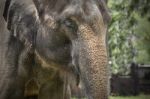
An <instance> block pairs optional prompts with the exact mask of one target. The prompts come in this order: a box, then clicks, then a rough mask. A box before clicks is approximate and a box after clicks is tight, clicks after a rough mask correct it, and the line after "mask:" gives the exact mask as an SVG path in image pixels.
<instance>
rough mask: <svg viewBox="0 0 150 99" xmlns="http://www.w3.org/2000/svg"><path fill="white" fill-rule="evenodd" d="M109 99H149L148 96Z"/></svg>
mask: <svg viewBox="0 0 150 99" xmlns="http://www.w3.org/2000/svg"><path fill="white" fill-rule="evenodd" d="M110 99H150V95H139V96H126V97H121V96H118V97H110Z"/></svg>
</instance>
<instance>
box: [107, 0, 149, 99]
mask: <svg viewBox="0 0 150 99" xmlns="http://www.w3.org/2000/svg"><path fill="white" fill-rule="evenodd" d="M107 5H108V7H109V10H110V14H111V17H112V20H111V23H110V25H109V29H108V47H109V66H110V68H111V70H110V71H111V76H110V82H111V83H110V84H111V88H110V89H111V91H110V95H111V96H112V99H150V0H108V2H107Z"/></svg>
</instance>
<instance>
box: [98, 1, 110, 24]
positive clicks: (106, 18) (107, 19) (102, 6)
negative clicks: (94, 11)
mask: <svg viewBox="0 0 150 99" xmlns="http://www.w3.org/2000/svg"><path fill="white" fill-rule="evenodd" d="M96 2H97V4H98V7H99V10H100V12H101V13H102V16H103V20H104V22H105V24H108V23H109V22H110V21H111V17H110V15H109V10H108V8H107V0H96Z"/></svg>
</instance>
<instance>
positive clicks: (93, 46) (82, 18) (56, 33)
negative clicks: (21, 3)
mask: <svg viewBox="0 0 150 99" xmlns="http://www.w3.org/2000/svg"><path fill="white" fill-rule="evenodd" d="M33 1H34V3H35V6H36V8H37V12H38V17H37V19H38V20H39V29H38V33H37V38H36V39H37V40H36V55H37V56H38V58H39V59H40V60H41V62H42V63H43V64H44V65H43V66H46V67H49V66H52V67H53V68H56V69H60V70H68V71H70V69H69V68H70V67H72V66H73V67H75V69H76V71H77V72H78V74H79V75H80V78H81V81H82V82H83V85H84V88H85V91H86V95H87V97H88V99H108V68H107V49H106V48H107V46H106V32H107V20H108V18H109V16H108V13H107V9H106V6H105V3H104V2H103V1H102V0H33ZM75 69H74V70H75Z"/></svg>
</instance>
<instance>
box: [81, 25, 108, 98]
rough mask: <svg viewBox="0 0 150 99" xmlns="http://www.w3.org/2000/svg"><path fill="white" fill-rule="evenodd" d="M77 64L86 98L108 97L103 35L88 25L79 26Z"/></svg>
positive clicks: (105, 52)
mask: <svg viewBox="0 0 150 99" xmlns="http://www.w3.org/2000/svg"><path fill="white" fill-rule="evenodd" d="M79 30H80V31H79V33H78V37H79V42H80V43H79V44H80V45H79V66H80V71H81V79H82V81H83V84H84V87H85V90H86V94H87V96H88V99H108V68H107V51H106V44H105V40H104V38H103V36H101V37H98V36H97V35H95V33H94V32H93V30H92V29H91V28H90V27H89V26H88V25H86V24H85V25H81V26H80V27H79Z"/></svg>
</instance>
